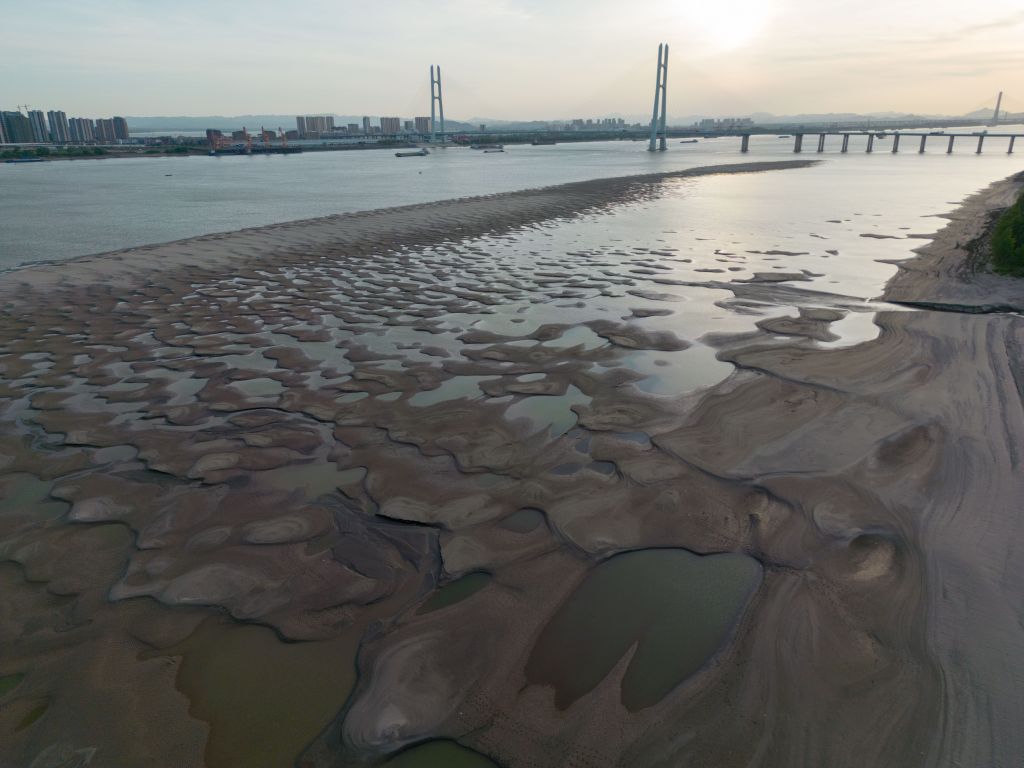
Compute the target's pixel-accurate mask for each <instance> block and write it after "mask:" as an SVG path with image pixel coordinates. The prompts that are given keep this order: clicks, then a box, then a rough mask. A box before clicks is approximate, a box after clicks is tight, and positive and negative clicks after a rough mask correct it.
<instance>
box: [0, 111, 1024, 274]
mask: <svg viewBox="0 0 1024 768" xmlns="http://www.w3.org/2000/svg"><path fill="white" fill-rule="evenodd" d="M964 130H966V129H964ZM1003 130H1005V131H1021V130H1024V127H1020V126H1014V127H1006V128H1000V131H1003ZM813 139H814V137H813V136H811V137H809V138H808V139H805V143H804V147H805V152H804V154H803V157H813V158H821V159H823V160H824V161H825V162H824V163H823V164H822V166H821V167H819V168H816V169H814V171H813V172H811V173H809V174H805V175H803V176H801V177H800V178H803V179H809V180H811V181H809V182H808V184H807V185H804V186H801V185H800V184H796V185H795V186H793V185H792V184H788V183H787V184H786V188H785V194H782V193H781V192H778V193H775V192H773V191H772V190H773V189H774V184H775V182H774V181H773V182H770V183H768V184H765V183H763V182H761V181H759V180H755V179H754V178H753V177H742V178H743V179H744V180H743V181H739V182H736V181H735V180H726V179H725V178H724V177H723V178H719V179H707V180H704V181H702V182H701V183H700V184H699V185H698V187H697V189H698V197H699V200H700V201H702V204H703V206H704V207H705V209H706V210H705V211H704V214H702V215H706V214H707V213H708V211H709V210H710V212H712V213H714V214H716V215H728V216H734V217H735V219H736V220H737V221H738V222H739V221H751V222H752V221H757V222H758V226H770V227H771V228H772V229H773V230H775V231H782V230H785V229H787V228H788V227H796V228H797V229H806V227H807V226H808V225H809V224H811V223H813V222H812V221H810V220H802V219H801V216H802V212H803V211H805V210H806V209H807V207H808V206H811V207H813V208H815V209H817V208H819V207H820V206H821V205H822V203H823V202H829V203H836V205H834V206H833V207H834V208H835V209H836V214H837V216H838V215H839V214H841V213H842V212H843V211H849V212H850V213H854V212H857V211H858V210H861V211H864V212H867V213H869V214H870V215H882V216H887V215H888V216H891V215H893V214H898V215H901V216H909V217H917V216H922V215H935V214H940V213H943V212H948V211H949V210H950V209H952V208H953V207H954V205H955V204H956V203H957V202H958V201H960V200H962V199H963V198H964V197H965V196H966V195H968V194H969V193H971V192H973V191H975V190H977V189H979V188H981V187H983V186H985V185H986V184H988V183H990V182H992V181H995V180H996V179H999V178H1003V177H1005V176H1007V175H1008V174H1010V173H1013V172H1014V171H1017V170H1020V169H1021V164H1022V163H1021V160H1020V155H1019V154H1018V155H1007V154H1006V139H996V138H990V139H988V140H987V142H986V150H985V153H984V154H982V155H980V156H978V155H976V154H975V153H974V149H975V144H976V143H975V141H973V140H972V139H960V140H959V143H958V145H957V151H956V153H954V154H953V155H946V154H945V145H946V140H945V138H944V137H934V138H932V139H931V140H930V146H929V151H928V152H927V153H926V154H925V155H924V156H919V155H918V153H917V142H916V141H915V140H913V139H904V141H903V144H902V146H901V152H900V154H898V155H893V154H892V153H891V152H890V151H889V148H890V147H891V141H892V140H891V139H886V140H883V141H878V142H876V145H875V152H874V153H873V154H871V155H866V154H865V153H864V152H863V149H864V143H865V139H864V138H863V137H855V138H854V139H853V140H852V141H851V151H850V153H849V154H847V155H841V154H839V151H838V150H839V146H838V145H839V139H838V138H836V137H832V138H830V139H829V141H830V142H831V143H830V145H829V146H828V147H827V150H826V153H825V154H823V155H817V154H816V153H815V152H814V149H815V145H816V142H815V141H814V140H813ZM645 148H646V145H645V144H644V143H643V142H632V141H629V142H594V143H578V144H559V145H555V146H541V147H532V146H509V147H508V149H507V150H506V152H505V153H488V154H484V153H481V152H477V151H473V150H469V149H463V148H449V149H445V150H439V151H435V152H434V153H433V154H432V155H430V156H428V157H423V158H402V159H398V158H395V157H394V153H393V152H391V151H387V150H373V151H352V152H321V153H306V154H302V155H293V156H270V157H219V158H211V157H178V158H174V157H167V158H158V159H155V158H138V159H116V160H115V159H110V160H100V161H96V160H82V161H68V162H50V163H31V164H22V165H17V164H13V165H12V164H0V269H7V268H11V267H14V266H17V265H19V264H23V263H26V262H35V261H48V260H61V259H67V258H71V257H74V256H79V255H82V254H87V253H98V252H103V251H108V250H115V249H120V248H126V247H130V246H135V245H143V244H149V243H156V242H165V241H168V240H175V239H179V238H184V237H191V236H194V235H199V234H206V233H210V232H222V231H230V230H234V229H240V228H243V227H252V226H259V225H262V224H270V223H277V222H282V221H290V220H295V219H303V218H310V217H316V216H323V215H328V214H332V213H344V212H350V211H359V210H370V209H374V208H382V207H388V206H395V205H405V204H410V203H422V202H428V201H433V200H443V199H451V198H455V197H464V196H470V195H481V194H490V193H495V192H507V191H512V190H518V189H528V188H534V187H541V186H547V185H551V184H561V183H565V182H571V181H581V180H585V179H595V178H604V177H612V176H623V175H629V174H638V173H650V172H660V171H671V170H679V169H684V168H692V167H696V166H702V165H711V164H719V163H741V162H746V161H758V160H778V159H789V158H792V157H793V156H794V155H793V152H792V148H793V140H792V139H783V138H778V137H776V136H756V137H753V138H752V140H751V151H750V152H749V153H748V154H746V155H743V154H741V153H740V152H739V151H738V150H739V139H737V138H735V137H732V138H718V139H710V140H701V141H700V142H698V143H697V144H681V143H679V141H678V140H675V141H673V142H672V143H671V145H670V151H669V152H664V153H648V152H646V151H644V150H645ZM808 150H810V151H808ZM781 183H782V182H780V184H781ZM823 188H824V189H825V190H826V194H827V196H828V197H829V198H830V200H827V201H821V200H819V199H818V198H819V196H820V195H821V194H822V189H823ZM719 190H720V191H721V193H722V194H726V193H727V195H728V197H721V198H718V197H716V196H717V195H718V194H719ZM840 202H841V203H842V205H841V206H840V205H838V203H840ZM912 223H913V225H914V229H915V230H920V229H921V228H922V226H923V225H922V224H921V223H919V222H917V221H912ZM934 228H935V227H931V229H934ZM928 229H929V228H928V227H925V231H928Z"/></svg>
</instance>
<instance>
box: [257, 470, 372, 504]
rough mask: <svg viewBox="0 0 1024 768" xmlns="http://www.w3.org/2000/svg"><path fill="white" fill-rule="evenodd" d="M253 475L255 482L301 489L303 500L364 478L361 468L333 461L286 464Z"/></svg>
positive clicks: (284, 489)
mask: <svg viewBox="0 0 1024 768" xmlns="http://www.w3.org/2000/svg"><path fill="white" fill-rule="evenodd" d="M253 477H254V478H255V479H256V481H257V482H259V483H264V484H266V485H270V486H271V487H274V488H279V489H281V490H283V491H294V490H301V491H302V492H303V493H304V494H305V496H306V498H307V499H315V498H317V497H318V496H323V495H324V494H325V493H333V492H334V491H336V490H338V488H341V487H344V486H347V485H352V484H353V483H358V482H359V481H360V480H362V479H363V478H364V477H366V469H365V468H363V467H349V468H347V469H340V468H339V467H338V465H337V464H333V463H330V462H328V463H326V464H293V465H291V466H287V467H279V468H277V469H269V470H267V471H265V472H255V473H253Z"/></svg>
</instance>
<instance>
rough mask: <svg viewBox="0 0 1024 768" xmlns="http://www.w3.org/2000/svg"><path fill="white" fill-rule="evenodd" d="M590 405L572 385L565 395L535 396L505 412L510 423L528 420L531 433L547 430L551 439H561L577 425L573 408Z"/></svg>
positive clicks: (587, 398)
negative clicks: (560, 437)
mask: <svg viewBox="0 0 1024 768" xmlns="http://www.w3.org/2000/svg"><path fill="white" fill-rule="evenodd" d="M589 403H590V398H589V397H588V396H587V395H585V394H583V393H582V392H581V391H580V390H579V389H577V388H576V386H575V385H573V384H570V385H569V387H568V389H567V390H566V391H565V394H564V395H535V396H532V397H526V398H523V399H522V400H520V401H519V402H517V403H513V404H512V405H510V406H509V407H508V410H506V411H505V418H506V419H508V420H509V421H513V420H514V419H521V418H526V419H528V420H529V421H530V432H531V433H536V432H539V431H540V430H542V429H545V428H547V429H548V434H549V435H550V436H551V437H559V436H561V435H564V434H565V433H566V432H568V431H569V430H570V429H572V427H573V425H575V424H576V420H577V418H578V417H577V416H576V412H575V411H573V410H572V406H574V405H587V404H589Z"/></svg>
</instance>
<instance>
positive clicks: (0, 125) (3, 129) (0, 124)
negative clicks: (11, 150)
mask: <svg viewBox="0 0 1024 768" xmlns="http://www.w3.org/2000/svg"><path fill="white" fill-rule="evenodd" d="M6 143H7V126H6V125H4V116H3V113H2V112H0V144H6Z"/></svg>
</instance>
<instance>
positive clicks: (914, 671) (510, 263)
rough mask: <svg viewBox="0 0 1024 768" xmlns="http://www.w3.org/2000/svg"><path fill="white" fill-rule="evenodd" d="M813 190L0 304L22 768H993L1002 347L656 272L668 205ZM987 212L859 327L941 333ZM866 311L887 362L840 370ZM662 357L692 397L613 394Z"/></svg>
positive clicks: (644, 187)
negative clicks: (405, 767)
mask: <svg viewBox="0 0 1024 768" xmlns="http://www.w3.org/2000/svg"><path fill="white" fill-rule="evenodd" d="M806 165H807V163H806V162H784V163H764V164H744V165H740V166H720V167H713V168H701V169H695V170H692V171H684V172H680V173H670V174H651V175H646V176H636V177H626V178H621V179H605V180H599V181H590V182H581V183H578V184H569V185H559V186H557V187H549V188H547V189H539V190H531V191H527V192H516V193H508V194H502V195H492V196H487V197H478V198H470V199H465V200H461V201H447V202H441V203H430V204H426V205H416V206H407V207H404V208H392V209H386V210H380V211H373V212H367V213H358V214H349V215H343V216H333V217H326V218H320V219H312V220H308V221H304V222H291V223H287V224H281V225H275V226H270V227H260V228H254V229H250V230H243V231H239V232H233V233H226V234H222V235H210V236H206V237H200V238H193V239H189V240H182V241H178V242H174V243H165V244H161V245H154V246H147V247H144V248H134V249H128V250H125V251H120V252H115V253H108V254H101V255H96V256H89V257H83V258H79V259H75V260H72V261H69V262H65V263H62V264H49V265H36V266H32V267H28V268H24V269H21V270H17V271H14V272H9V273H6V274H3V275H0V310H2V312H3V322H2V323H0V377H2V378H0V498H2V499H3V500H2V501H0V505H2V506H0V509H2V511H3V513H4V514H3V515H0V560H2V561H3V562H2V563H0V586H2V589H3V590H4V594H5V597H6V598H7V599H6V601H5V605H6V606H9V607H8V608H7V610H6V611H4V612H2V613H0V647H3V648H4V649H5V651H4V657H3V659H2V662H0V663H2V666H0V696H4V697H5V698H3V699H0V703H2V705H3V706H2V707H0V729H3V730H4V732H6V733H9V734H13V735H12V737H11V738H10V740H9V745H8V750H9V755H10V756H11V759H13V760H14V761H15V762H16V763H18V764H21V763H25V764H30V763H31V762H32V761H33V760H35V759H37V758H38V757H39V756H40V754H42V753H44V752H45V751H46V750H50V751H51V754H52V755H56V754H59V755H60V756H61V759H64V760H69V759H75V758H76V757H78V758H80V759H84V758H85V757H86V756H88V757H90V758H95V760H94V762H96V764H100V763H101V762H102V761H104V760H106V761H115V762H117V761H120V762H139V763H143V762H144V763H146V764H154V765H168V766H170V765H174V766H193V765H202V764H204V763H205V764H207V765H216V766H218V768H220V767H221V766H235V765H237V766H246V768H254V767H255V766H264V765H265V766H267V768H272V767H276V766H279V765H283V764H289V763H290V762H292V761H294V760H295V758H296V757H297V756H298V755H299V754H300V753H301V754H302V755H303V757H302V759H301V761H300V764H302V765H303V766H324V767H326V766H340V765H346V766H349V765H377V764H379V763H380V762H381V761H382V760H384V759H385V758H386V757H387V756H388V755H391V754H392V753H393V752H395V751H397V750H399V749H402V748H403V747H405V746H408V745H411V744H414V743H417V742H420V741H423V740H438V739H445V738H447V739H456V740H458V741H459V742H460V743H462V744H463V745H464V746H466V747H469V748H472V749H473V750H475V751H477V752H479V753H481V754H484V755H487V756H490V757H491V758H493V759H494V760H495V761H496V762H497V763H499V764H501V765H506V766H517V765H532V766H550V767H551V768H556V766H557V767H559V768H560V767H561V766H564V765H567V764H572V763H573V762H575V763H578V764H584V763H585V764H589V765H597V766H612V765H623V764H628V765H638V766H645V765H657V764H682V765H686V764H697V763H699V762H701V761H704V762H706V761H708V760H711V761H713V762H714V764H715V765H716V766H722V767H724V768H731V767H732V766H736V767H737V768H739V767H740V766H744V767H745V768H747V767H749V766H771V767H772V768H774V767H776V766H780V767H781V766H787V768H788V766H794V765H829V766H838V767H843V766H851V768H852V767H853V766H857V768H860V766H863V765H928V766H947V765H949V766H951V765H956V764H958V763H959V764H965V765H1004V764H1011V763H1012V760H1013V759H1015V755H1017V754H1020V753H1021V752H1022V751H1024V744H1022V743H1020V740H1021V739H1022V738H1024V737H1022V736H1021V735H1020V733H1019V730H1018V729H1017V728H1016V721H1015V717H1014V713H1015V712H1018V711H1020V708H1021V706H1022V701H1021V698H1022V697H1024V694H1022V693H1021V691H1022V690H1024V689H1021V687H1020V686H1019V685H1016V682H1015V681H1016V679H1017V678H1018V677H1019V675H1020V674H1021V668H1020V666H1019V664H1018V663H1017V654H1016V652H1015V649H1016V648H1019V647H1020V646H1021V643H1022V642H1024V637H1022V634H1024V630H1022V629H1021V627H1022V624H1021V622H1020V621H1019V617H1020V615H1021V612H1020V610H1019V608H1020V606H1021V605H1024V595H1022V591H1021V589H1020V587H1019V586H1018V585H1017V584H1016V581H1015V580H1014V574H1015V572H1016V571H1015V570H1014V564H1015V559H1014V553H1015V552H1016V551H1018V550H1019V549H1020V547H1021V546H1024V529H1022V527H1021V526H1020V525H1019V524H1018V523H1017V520H1016V516H1017V515H1016V511H1017V510H1016V507H1017V506H1018V503H1017V502H1018V500H1019V499H1020V498H1024V480H1022V479H1021V478H1022V477H1024V473H1021V471H1020V469H1021V468H1020V466H1019V458H1018V457H1019V456H1020V455H1022V453H1024V445H1021V443H1022V440H1024V413H1022V408H1021V402H1020V392H1019V387H1018V385H1017V383H1016V382H1019V381H1021V380H1024V377H1022V376H1021V375H1020V370H1019V369H1020V358H1019V353H1018V350H1019V349H1020V347H1021V344H1022V342H1024V338H1022V330H1021V323H1020V319H1019V317H1017V316H1016V315H1013V314H1009V313H997V312H993V311H991V307H990V308H988V309H989V310H990V311H988V313H987V314H978V313H965V312H959V311H948V310H949V309H950V307H946V308H944V311H930V310H910V309H907V308H905V307H901V306H899V305H896V304H890V305H888V306H885V305H877V304H874V305H873V304H865V302H864V301H863V299H862V298H858V297H856V296H851V295H844V294H843V293H842V291H841V288H842V286H839V287H836V290H835V291H834V292H825V291H824V290H821V289H816V288H815V287H814V286H813V285H810V284H809V283H810V278H811V276H810V275H807V274H805V273H804V272H802V271H798V270H796V269H794V268H792V267H788V264H789V262H787V261H785V260H787V259H795V258H797V254H794V253H790V252H787V251H783V250H776V249H771V250H774V253H771V254H766V253H761V252H759V253H757V254H754V255H756V256H757V258H758V261H757V262H756V263H757V264H759V265H760V264H763V265H764V269H765V270H766V271H763V272H757V273H755V274H754V275H753V276H749V277H746V276H745V277H743V278H739V277H737V278H736V279H732V280H730V279H729V277H728V275H729V273H727V272H726V271H725V270H726V269H727V267H728V266H736V265H737V264H739V263H740V262H739V261H737V259H738V258H740V257H739V255H738V254H735V253H722V252H721V251H720V250H719V249H716V250H715V252H714V254H707V253H703V254H702V253H700V252H695V253H694V254H692V255H691V254H689V253H688V252H687V251H685V250H683V249H682V248H680V247H677V246H674V245H671V244H669V243H666V242H664V240H663V238H664V230H665V229H666V228H673V229H674V228H680V227H681V226H682V225H684V224H685V221H686V218H685V217H686V211H687V209H686V207H685V206H684V205H683V203H684V202H685V201H686V197H685V195H686V194H687V193H691V194H696V193H698V192H699V189H700V184H702V183H704V182H702V181H701V179H700V178H699V177H702V176H710V175H712V174H732V173H739V172H752V171H768V170H786V171H787V172H788V173H793V174H798V173H800V171H799V169H800V168H802V167H805V166H806ZM783 175H784V174H781V173H780V174H778V176H779V177H782V176H783ZM1019 184H1020V183H1019V182H1003V183H1001V184H997V185H994V186H993V187H992V188H991V189H990V190H988V191H987V192H985V193H982V194H980V195H978V196H976V197H974V198H971V200H969V201H967V203H965V205H964V206H963V207H962V208H961V209H960V210H959V211H958V212H957V213H956V214H954V215H953V217H952V218H951V223H950V225H949V226H947V227H946V229H944V230H943V231H942V232H940V233H938V234H937V235H936V236H935V237H934V238H933V239H932V240H931V241H930V242H929V243H928V244H927V245H925V246H923V247H922V248H921V249H919V255H918V257H917V258H915V259H913V260H911V261H908V262H905V263H903V264H901V265H900V273H899V274H898V275H897V277H896V278H894V279H893V280H892V281H891V283H890V285H889V286H888V288H887V289H886V291H885V294H884V296H883V299H884V300H885V301H889V302H895V301H900V302H905V303H911V302H913V303H915V305H920V306H924V305H926V304H928V303H929V302H930V303H933V304H934V303H939V300H940V299H941V301H942V302H952V301H953V299H956V302H961V301H962V300H963V298H962V297H960V298H957V297H958V296H960V294H959V293H957V292H958V291H961V292H962V291H964V290H973V289H964V288H962V287H958V286H959V283H960V282H963V281H962V280H961V279H960V277H959V274H960V273H959V271H958V270H957V269H956V268H954V265H955V264H956V263H957V260H958V259H959V260H960V261H961V262H962V261H963V259H964V258H965V256H966V253H967V252H966V251H965V250H964V248H963V245H964V244H966V243H969V242H972V241H975V240H977V239H978V238H979V237H980V236H981V235H982V232H983V229H984V226H985V222H986V221H987V219H988V212H989V211H992V210H994V209H995V208H997V207H998V206H999V205H1000V204H1001V203H1002V201H1004V200H1005V199H1006V198H1007V197H1008V196H1009V195H1010V194H1011V193H1012V189H1010V186H1013V185H1017V187H1018V188H1019ZM1008 185H1010V186H1008ZM672 195H677V197H671V196H672ZM665 197H670V199H671V202H673V203H674V204H675V205H674V206H666V207H665V208H664V209H662V208H659V209H658V210H657V211H656V214H655V215H656V217H664V220H665V223H664V224H662V225H661V226H662V229H661V230H659V231H657V232H655V233H653V234H650V233H647V232H645V231H639V230H638V229H637V228H636V225H635V223H636V221H637V220H638V219H637V218H636V217H639V216H640V215H641V214H642V213H643V210H644V208H645V206H646V205H647V204H648V203H651V202H652V201H656V200H658V199H659V198H665ZM639 220H640V221H644V219H639ZM872 242H874V241H872ZM774 244H775V240H774V239H772V240H768V241H766V242H765V243H764V244H763V246H762V247H763V248H769V247H770V246H772V245H774ZM698 245H699V244H698ZM831 245H832V244H827V243H826V244H823V246H822V256H823V257H824V256H828V255H830V254H829V252H828V251H825V250H824V248H825V247H826V246H828V247H831ZM695 247H696V246H695ZM872 247H879V248H880V247H881V246H872ZM748 253H749V252H748ZM761 259H765V260H764V261H762V260H761ZM780 259H781V260H783V261H781V262H780V261H777V260H780ZM691 262H692V263H691ZM822 263H823V264H832V263H833V262H828V261H827V260H826V259H824V258H822ZM780 267H781V268H786V267H788V268H786V269H785V271H783V270H782V269H780ZM756 268H757V267H755V269H756ZM770 269H777V270H778V271H776V272H769V271H767V270H770ZM823 269H824V268H823ZM707 271H712V272H714V273H715V274H714V275H713V277H714V278H715V279H714V280H709V281H707V282H700V280H703V279H704V278H706V277H707V275H703V272H707ZM694 273H696V274H694ZM736 274H738V273H736ZM743 274H744V275H746V273H745V272H744V273H743ZM925 275H935V277H934V278H924V277H921V276H925ZM684 276H685V277H684ZM986 279H987V278H986ZM1000 285H1004V284H1000ZM1005 285H1010V284H1009V283H1006V284H1005ZM1005 290H1006V291H1011V290H1012V289H1011V288H1005ZM1007 295H1009V294H1007ZM705 296H706V297H710V298H709V299H704V298H702V297H705ZM936 297H939V298H938V299H937V298H936ZM794 308H795V309H796V310H797V314H796V316H795V317H794V316H793V310H794ZM878 308H881V309H882V311H879V312H877V313H876V312H875V310H876V309H878ZM904 309H906V311H903V310H904ZM691 313H692V314H695V315H697V317H698V318H703V320H702V321H701V322H699V323H696V324H690V323H689V322H688V321H687V319H686V318H687V316H688V315H689V314H691ZM712 315H715V316H716V317H717V316H721V315H727V316H732V317H733V318H734V319H733V320H730V324H729V327H730V328H732V329H733V331H732V332H730V333H721V332H719V333H711V332H709V329H711V328H715V327H717V326H713V325H711V319H712ZM857 315H864V316H866V317H874V323H875V324H876V326H877V327H878V328H879V329H880V332H879V333H878V335H877V338H871V339H870V340H866V341H863V342H862V343H857V344H847V345H845V346H838V347H837V346H830V345H831V344H832V343H833V341H834V340H835V339H836V338H838V337H839V336H840V335H841V332H840V326H841V324H842V323H843V322H845V321H846V320H847V319H849V318H853V319H856V316H857ZM695 327H701V328H703V330H702V331H701V333H703V334H704V335H703V336H699V335H697V334H694V333H690V330H691V329H692V328H695ZM736 329H739V330H736ZM709 348H711V350H712V353H711V355H710V356H708V355H706V354H705V352H703V351H702V350H707V349H709ZM715 357H717V360H716V359H714V358H715ZM676 368H678V369H680V370H682V371H683V372H684V373H686V374H687V375H689V374H690V373H691V372H692V371H693V370H706V371H709V372H710V373H711V374H712V375H711V377H710V378H708V379H706V380H704V379H700V380H694V379H686V378H681V379H669V381H668V383H667V386H666V387H665V388H664V389H661V390H657V391H655V392H652V391H650V390H649V389H644V388H643V387H644V386H646V385H647V384H649V383H650V381H651V380H652V379H655V378H656V377H658V376H666V375H667V374H668V372H670V371H673V370H676ZM723 369H724V370H723ZM694 382H696V383H694ZM625 553H630V554H629V555H628V557H627V556H626V554H625ZM688 586H692V587H693V588H692V589H689V590H688V589H687V587H688ZM139 598H147V599H139ZM653 598H657V599H653ZM662 601H664V602H662ZM666 616H667V617H669V618H670V620H669V621H667V622H666V621H663V620H662V619H663V618H664V617H666ZM673 616H674V617H675V620H674V621H673V620H671V618H672V617H673ZM268 670H270V672H268ZM268 674H272V677H271V678H268V677H267V675H268ZM350 694H351V695H350ZM445 743H446V742H441V746H439V748H443V745H444V744H445ZM114 755H116V756H117V757H116V758H115V757H113V756H114ZM154 760H155V761H157V762H155V763H154ZM51 762H52V761H51Z"/></svg>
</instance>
